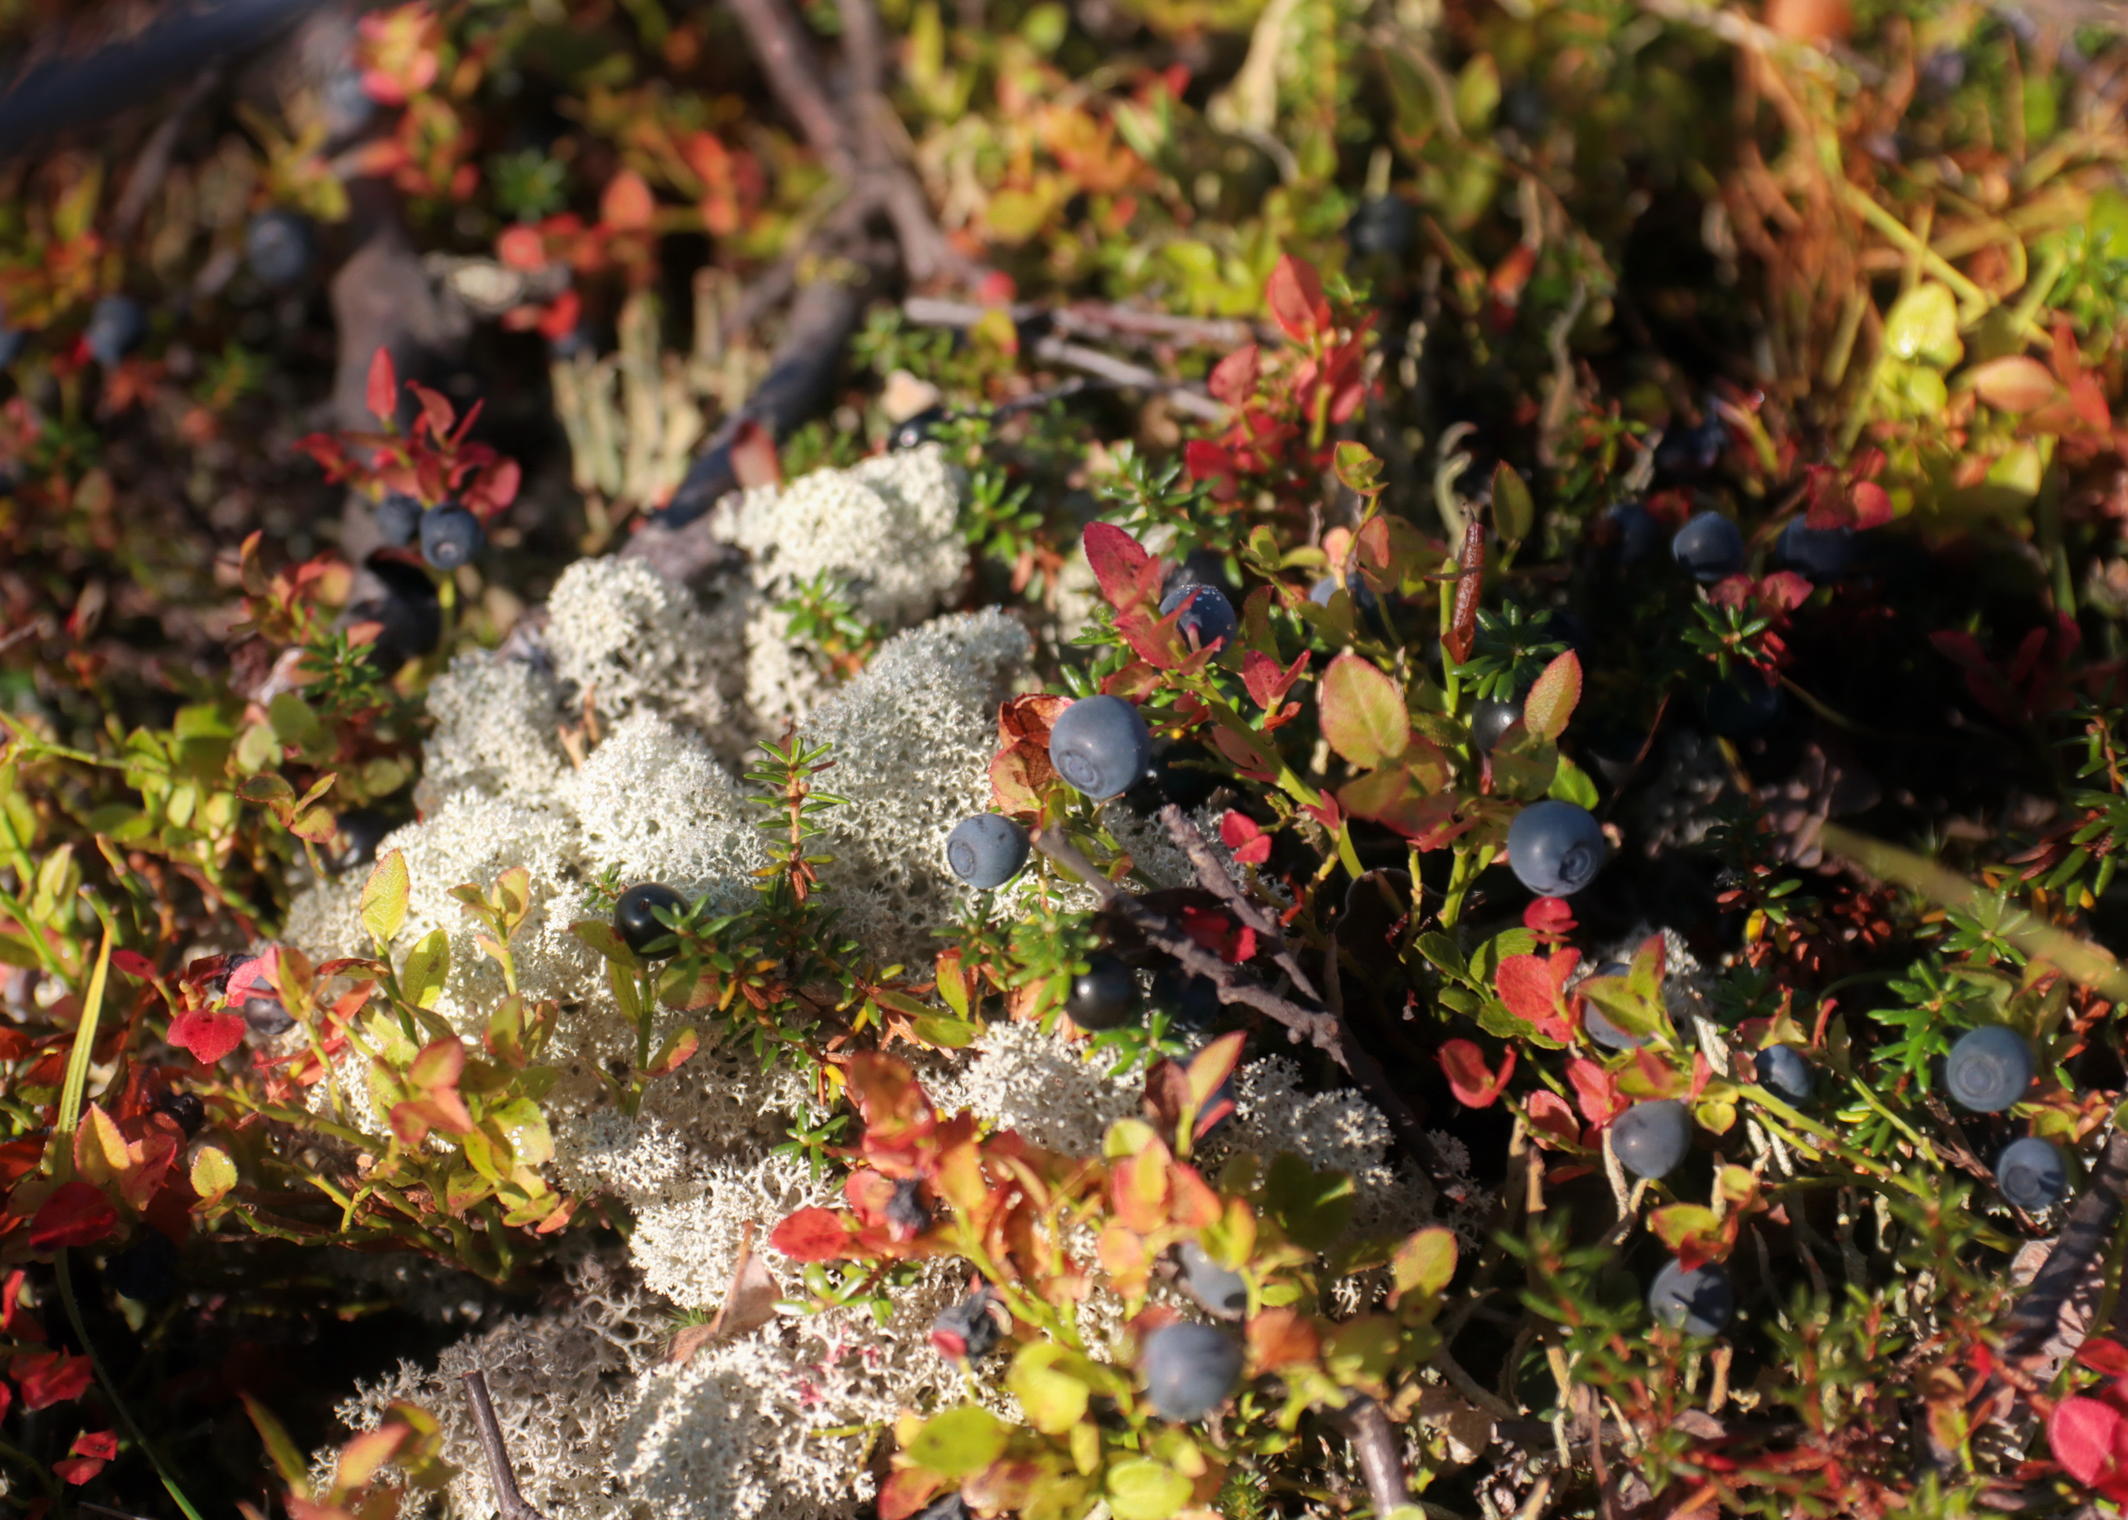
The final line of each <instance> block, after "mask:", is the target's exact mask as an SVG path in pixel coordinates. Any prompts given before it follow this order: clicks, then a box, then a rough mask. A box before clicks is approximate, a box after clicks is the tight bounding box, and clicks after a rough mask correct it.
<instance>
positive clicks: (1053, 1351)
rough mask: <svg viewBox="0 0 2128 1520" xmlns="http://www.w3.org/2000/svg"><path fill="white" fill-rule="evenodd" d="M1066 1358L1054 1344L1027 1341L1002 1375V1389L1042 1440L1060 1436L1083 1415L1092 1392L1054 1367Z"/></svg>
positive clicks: (1069, 1375)
mask: <svg viewBox="0 0 2128 1520" xmlns="http://www.w3.org/2000/svg"><path fill="white" fill-rule="evenodd" d="M1070 1356H1071V1353H1070V1352H1069V1351H1067V1350H1065V1349H1064V1347H1062V1346H1059V1345H1057V1344H1056V1343H1055V1342H1054V1341H1030V1342H1028V1344H1027V1345H1026V1346H1024V1347H1022V1348H1021V1350H1020V1353H1019V1355H1018V1356H1016V1357H1014V1358H1013V1359H1012V1370H1011V1371H1010V1372H1008V1373H1006V1374H1005V1386H1006V1387H1008V1388H1010V1389H1011V1390H1012V1393H1013V1396H1014V1397H1015V1398H1017V1399H1018V1400H1019V1401H1020V1408H1021V1409H1022V1410H1024V1411H1025V1412H1026V1415H1027V1422H1028V1423H1029V1424H1030V1425H1032V1426H1034V1428H1035V1429H1036V1430H1039V1431H1041V1432H1042V1434H1044V1435H1046V1436H1055V1435H1062V1434H1064V1433H1065V1432H1066V1431H1068V1430H1070V1429H1071V1428H1072V1427H1073V1426H1075V1425H1077V1424H1078V1423H1079V1421H1080V1420H1081V1419H1082V1418H1084V1417H1085V1414H1086V1401H1087V1398H1088V1396H1089V1395H1090V1394H1091V1392H1092V1390H1091V1389H1089V1388H1088V1387H1087V1386H1086V1384H1085V1383H1083V1382H1081V1381H1080V1380H1079V1379H1078V1378H1075V1377H1073V1376H1072V1375H1071V1374H1070V1373H1068V1372H1064V1371H1062V1370H1060V1369H1059V1367H1058V1365H1057V1364H1058V1363H1059V1362H1063V1361H1066V1360H1068V1359H1069V1358H1070Z"/></svg>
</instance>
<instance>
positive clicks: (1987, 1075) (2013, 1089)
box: [1943, 1024, 2032, 1114]
mask: <svg viewBox="0 0 2128 1520" xmlns="http://www.w3.org/2000/svg"><path fill="white" fill-rule="evenodd" d="M1943 1079H1944V1085H1945V1086H1946V1087H1948V1088H1950V1090H1951V1099H1952V1101H1953V1102H1955V1103H1956V1104H1957V1105H1958V1106H1959V1107H1960V1108H1964V1109H1970V1110H1971V1111H1972V1112H1974V1113H1976V1114H1997V1113H2001V1112H2002V1111H2003V1110H2004V1109H2006V1108H2008V1107H2009V1106H2010V1105H2011V1104H2013V1103H2015V1102H2016V1101H2017V1100H2018V1099H2019V1098H2022V1097H2023V1096H2024V1095H2025V1089H2026V1088H2028V1087H2030V1086H2031V1085H2032V1047H2031V1046H2029V1045H2027V1044H2026V1043H2025V1042H2024V1039H2023V1037H2022V1036H2020V1035H2019V1034H2018V1033H2017V1031H2016V1030H2014V1029H2008V1028H2005V1027H2004V1026H2002V1025H2001V1024H1987V1025H1983V1026H1982V1027H1981V1028H1979V1029H1974V1030H1970V1031H1968V1032H1967V1033H1965V1034H1963V1035H1961V1036H1959V1039H1958V1043H1957V1044H1955V1045H1953V1046H1952V1047H1951V1053H1950V1054H1949V1055H1948V1056H1946V1057H1944V1060H1943Z"/></svg>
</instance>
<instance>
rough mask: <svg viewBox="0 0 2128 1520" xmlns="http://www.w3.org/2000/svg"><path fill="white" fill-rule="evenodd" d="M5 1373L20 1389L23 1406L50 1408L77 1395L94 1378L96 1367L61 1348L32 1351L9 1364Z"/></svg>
mask: <svg viewBox="0 0 2128 1520" xmlns="http://www.w3.org/2000/svg"><path fill="white" fill-rule="evenodd" d="M7 1370H8V1374H9V1376H11V1377H13V1378H14V1380H15V1386H16V1387H18V1388H20V1389H21V1390H22V1404H23V1407H24V1408H25V1409H49V1408H51V1407H52V1406H53V1405H54V1404H64V1403H66V1402H68V1401H69V1400H72V1399H78V1398H80V1397H81V1396H82V1395H83V1394H85V1393H87V1392H88V1391H89V1384H90V1383H92V1382H94V1381H95V1380H96V1371H95V1368H94V1367H92V1366H91V1365H90V1364H89V1359H88V1358H87V1357H85V1356H68V1355H67V1354H66V1353H65V1352H63V1351H31V1352H26V1353H24V1354H23V1355H21V1356H18V1357H16V1358H15V1359H14V1361H12V1362H11V1363H9V1364H8V1369H7Z"/></svg>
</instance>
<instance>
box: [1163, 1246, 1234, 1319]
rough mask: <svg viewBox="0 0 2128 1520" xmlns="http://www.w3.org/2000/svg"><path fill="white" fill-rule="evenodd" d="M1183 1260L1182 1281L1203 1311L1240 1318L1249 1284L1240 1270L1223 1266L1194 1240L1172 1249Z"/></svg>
mask: <svg viewBox="0 0 2128 1520" xmlns="http://www.w3.org/2000/svg"><path fill="white" fill-rule="evenodd" d="M1175 1255H1176V1258H1177V1259H1178V1260H1179V1261H1180V1262H1181V1264H1182V1283H1183V1286H1184V1287H1186V1288H1188V1289H1189V1290H1190V1296H1191V1297H1193V1298H1195V1299H1196V1300H1197V1302H1198V1303H1200V1304H1202V1305H1204V1307H1205V1310H1206V1312H1208V1313H1210V1314H1212V1315H1214V1316H1216V1317H1218V1318H1220V1319H1240V1318H1241V1316H1242V1315H1243V1314H1245V1313H1247V1312H1248V1308H1249V1285H1248V1283H1247V1282H1245V1281H1243V1279H1242V1275H1241V1274H1240V1273H1239V1272H1235V1271H1232V1270H1230V1269H1228V1268H1226V1267H1222V1266H1221V1265H1220V1264H1219V1263H1218V1262H1216V1261H1214V1260H1212V1258H1211V1257H1210V1256H1209V1255H1207V1254H1206V1253H1205V1249H1204V1247H1203V1246H1201V1245H1199V1244H1197V1242H1196V1241H1194V1240H1185V1241H1184V1242H1183V1243H1182V1245H1181V1247H1180V1248H1179V1249H1177V1251H1176V1252H1175Z"/></svg>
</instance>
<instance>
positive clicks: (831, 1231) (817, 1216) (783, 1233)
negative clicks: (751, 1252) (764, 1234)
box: [768, 1209, 854, 1261]
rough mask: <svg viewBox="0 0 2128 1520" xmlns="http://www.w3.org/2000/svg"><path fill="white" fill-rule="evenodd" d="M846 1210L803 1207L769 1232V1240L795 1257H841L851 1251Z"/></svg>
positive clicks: (819, 1258) (814, 1258)
mask: <svg viewBox="0 0 2128 1520" xmlns="http://www.w3.org/2000/svg"><path fill="white" fill-rule="evenodd" d="M853 1233H854V1232H853V1231H852V1230H851V1228H850V1218H849V1216H848V1215H847V1214H843V1213H839V1212H838V1211H836V1210H834V1209H800V1210H799V1211H798V1212H797V1213H795V1214H793V1215H791V1216H790V1217H789V1218H788V1219H786V1220H784V1221H783V1223H781V1224H779V1225H777V1226H776V1228H775V1229H774V1230H772V1231H771V1232H770V1233H769V1237H768V1243H769V1245H770V1246H771V1247H773V1248H774V1249H776V1250H778V1251H781V1252H782V1253H783V1254H784V1255H785V1256H788V1257H790V1258H791V1259H792V1260H793V1261H840V1260H842V1259H844V1258H845V1257H847V1256H848V1255H849V1254H850V1238H851V1236H852V1234H853Z"/></svg>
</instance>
